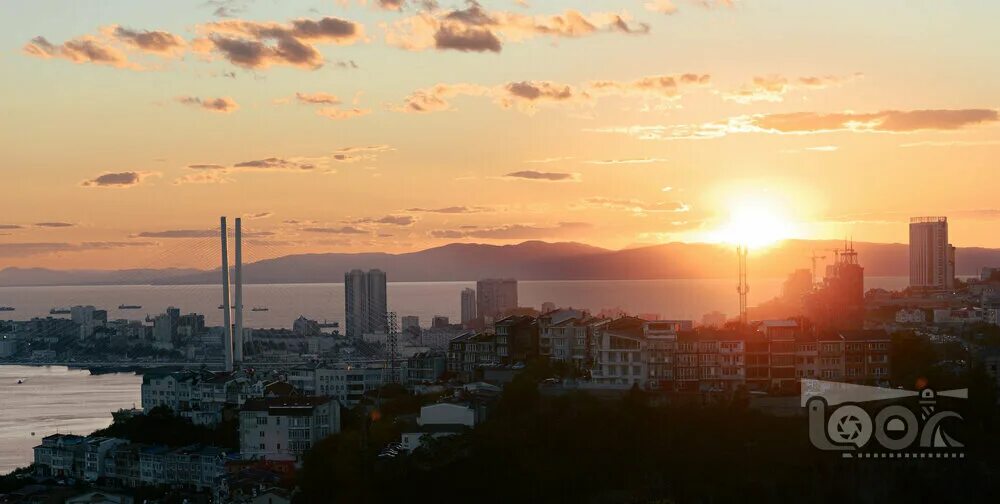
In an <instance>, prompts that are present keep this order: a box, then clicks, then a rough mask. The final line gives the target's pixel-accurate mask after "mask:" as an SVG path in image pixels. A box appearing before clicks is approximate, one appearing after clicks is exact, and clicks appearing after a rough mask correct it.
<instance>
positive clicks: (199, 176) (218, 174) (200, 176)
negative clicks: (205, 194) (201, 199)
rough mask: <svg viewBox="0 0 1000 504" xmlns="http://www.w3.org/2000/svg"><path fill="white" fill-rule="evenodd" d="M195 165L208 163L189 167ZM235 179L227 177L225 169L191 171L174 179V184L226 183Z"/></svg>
mask: <svg viewBox="0 0 1000 504" xmlns="http://www.w3.org/2000/svg"><path fill="white" fill-rule="evenodd" d="M194 166H206V165H192V166H189V167H188V168H193V167H194ZM232 181H233V180H232V179H230V178H227V177H226V172H225V171H200V172H198V173H189V174H187V175H183V176H181V177H178V178H176V179H174V185H183V184H225V183H228V182H232Z"/></svg>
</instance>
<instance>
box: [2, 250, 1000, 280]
mask: <svg viewBox="0 0 1000 504" xmlns="http://www.w3.org/2000/svg"><path fill="white" fill-rule="evenodd" d="M843 247H844V244H843V242H840V241H814V240H790V241H787V242H784V243H782V244H781V245H780V246H777V247H774V248H772V249H769V250H763V251H760V252H752V253H751V257H750V273H751V276H756V277H784V276H785V275H787V274H788V273H790V272H791V271H793V270H795V269H801V268H809V267H811V260H810V257H811V256H812V255H813V253H814V252H815V254H816V255H819V256H824V255H825V256H826V260H820V261H819V262H818V266H819V268H818V269H819V271H818V273H819V274H820V275H822V274H823V265H824V264H827V263H829V262H830V261H831V260H832V257H833V250H834V249H838V248H843ZM854 248H855V250H856V251H857V252H858V257H859V259H860V262H861V264H862V266H864V267H865V273H866V275H869V276H906V275H908V274H909V258H908V247H907V246H906V245H904V244H899V243H854ZM956 256H957V263H958V272H957V273H958V274H959V275H976V274H978V273H979V271H980V269H981V268H982V267H983V266H1000V249H984V248H960V249H958V251H957V254H956ZM735 264H736V258H735V251H734V248H733V247H730V246H720V245H713V244H704V243H669V244H664V245H654V246H648V247H637V248H629V249H624V250H608V249H603V248H598V247H592V246H590V245H584V244H580V243H546V242H540V241H530V242H524V243H521V244H518V245H503V246H498V245H483V244H466V243H454V244H451V245H445V246H442V247H435V248H431V249H427V250H421V251H418V252H409V253H405V254H386V253H360V254H339V253H334V254H302V255H290V256H284V257H279V258H275V259H267V260H263V261H258V262H255V263H250V264H246V265H245V266H244V275H245V277H246V281H247V283H265V284H266V283H330V282H341V281H343V278H344V272H345V271H348V270H351V269H354V268H362V269H369V268H379V269H382V270H384V271H386V272H387V274H388V276H389V279H390V280H391V281H394V282H418V281H456V280H476V279H479V278H487V277H513V278H517V279H520V280H649V279H667V278H676V279H700V278H732V277H734V276H735V274H736V273H735V271H734V270H735ZM218 278H219V273H218V270H217V269H216V270H215V271H204V270H191V269H187V270H186V269H169V270H122V271H100V270H69V271H58V270H48V269H39V268H35V269H21V268H7V269H4V270H0V285H3V286H12V285H21V286H26V285H104V284H128V283H153V284H210V283H215V282H217V281H218Z"/></svg>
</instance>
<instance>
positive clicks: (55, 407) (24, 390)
mask: <svg viewBox="0 0 1000 504" xmlns="http://www.w3.org/2000/svg"><path fill="white" fill-rule="evenodd" d="M18 381H20V382H21V383H18ZM141 385H142V377H141V376H138V375H136V374H126V373H114V374H103V375H91V374H90V372H88V371H85V370H79V369H68V368H66V367H65V366H8V365H4V366H0V474H6V473H8V472H10V471H13V470H14V469H17V468H18V467H24V466H27V465H29V464H31V462H32V460H33V459H34V454H33V452H32V447H34V446H37V445H39V444H41V442H42V438H43V437H45V436H48V435H50V434H56V433H62V434H80V435H87V434H90V433H91V432H93V431H95V430H98V429H103V428H105V427H107V426H109V425H111V412H113V411H118V410H119V409H122V408H125V409H128V408H132V407H133V406H135V407H141V404H140V390H139V389H140V386H141Z"/></svg>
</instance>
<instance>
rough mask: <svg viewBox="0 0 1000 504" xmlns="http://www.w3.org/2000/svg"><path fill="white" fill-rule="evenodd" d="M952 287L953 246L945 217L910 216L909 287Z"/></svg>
mask: <svg viewBox="0 0 1000 504" xmlns="http://www.w3.org/2000/svg"><path fill="white" fill-rule="evenodd" d="M954 286H955V247H952V246H951V244H950V243H948V218H947V217H914V218H912V219H910V287H917V288H924V289H951V288H953V287H954Z"/></svg>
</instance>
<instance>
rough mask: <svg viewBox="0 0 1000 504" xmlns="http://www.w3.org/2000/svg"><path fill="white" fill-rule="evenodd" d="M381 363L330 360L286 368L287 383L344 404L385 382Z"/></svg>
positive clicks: (352, 401) (354, 401) (351, 403)
mask: <svg viewBox="0 0 1000 504" xmlns="http://www.w3.org/2000/svg"><path fill="white" fill-rule="evenodd" d="M387 379H388V372H387V370H386V368H385V365H384V363H379V364H364V363H343V362H342V363H330V364H321V365H313V366H300V367H296V368H292V369H289V370H288V382H289V383H290V384H291V385H292V386H294V387H295V388H296V389H297V390H298V391H299V392H301V393H302V395H304V396H329V397H331V398H333V399H336V400H337V401H339V402H340V403H341V404H343V405H345V406H347V407H353V406H355V405H356V404H358V402H360V401H361V400H362V399H363V398H364V396H365V393H367V392H371V391H375V390H378V389H379V387H381V386H382V385H384V384H385V383H386V380H387Z"/></svg>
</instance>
